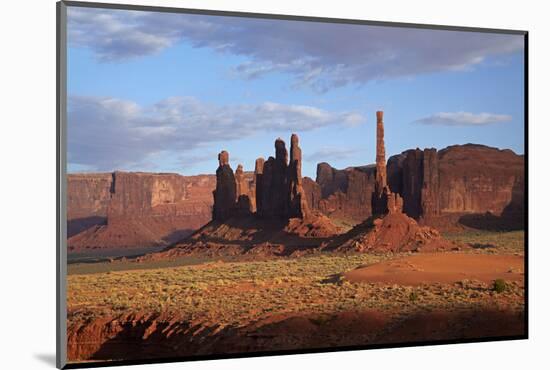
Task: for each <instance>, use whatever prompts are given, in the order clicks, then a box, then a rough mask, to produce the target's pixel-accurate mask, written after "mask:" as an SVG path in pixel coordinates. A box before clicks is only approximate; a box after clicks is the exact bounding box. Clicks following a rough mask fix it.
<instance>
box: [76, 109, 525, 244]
mask: <svg viewBox="0 0 550 370" xmlns="http://www.w3.org/2000/svg"><path fill="white" fill-rule="evenodd" d="M376 133H377V141H376V147H377V153H376V163H375V164H374V165H366V166H360V167H350V168H346V169H344V170H337V169H334V168H332V167H331V166H330V165H329V164H327V163H319V164H318V166H317V176H316V179H315V181H314V180H312V179H310V178H308V177H305V178H302V174H301V165H302V164H301V159H302V151H301V148H300V146H299V139H298V136H297V135H293V136H292V137H291V147H290V157H289V155H288V152H287V149H286V144H285V142H284V141H283V140H282V139H277V140H276V141H275V156H274V157H269V158H268V159H267V160H265V159H264V158H258V159H257V160H256V165H255V169H254V172H246V171H244V169H243V167H242V166H240V165H239V166H237V169H236V171H235V172H234V173H233V170H232V169H231V167H230V164H229V154H228V153H227V152H222V153H220V156H219V158H218V159H219V167H218V170H217V171H216V175H198V176H181V175H178V174H154V173H141V172H139V173H128V172H114V173H98V174H70V175H69V176H68V199H67V201H68V209H67V216H68V237H69V240H68V245H69V252H78V251H86V250H99V251H101V250H105V249H117V248H137V247H149V246H166V245H170V244H172V243H174V242H176V241H178V240H180V239H182V238H183V237H186V236H187V235H190V234H191V233H193V232H194V231H195V230H197V229H199V228H200V227H201V226H203V225H205V224H206V223H208V222H209V221H210V220H211V219H218V220H224V219H228V218H230V217H233V216H235V215H238V216H250V215H252V214H257V216H258V217H260V218H263V219H270V218H273V217H275V218H281V219H284V218H290V219H294V220H296V219H298V220H299V219H304V218H311V217H313V218H315V219H316V220H314V221H315V222H310V224H317V231H315V230H313V231H312V230H309V229H307V228H306V229H304V223H301V222H296V221H294V222H291V223H289V227H290V229H293V230H294V231H296V232H298V233H299V234H300V233H307V232H310V233H311V234H312V235H314V234H315V233H316V232H320V234H323V232H322V231H319V230H321V229H322V228H323V227H324V226H328V224H329V223H327V222H324V221H323V222H319V217H321V216H322V215H325V216H329V217H330V219H332V220H338V221H340V222H344V223H348V224H349V225H351V226H353V225H357V226H358V228H360V227H361V222H362V221H363V220H365V219H367V218H369V217H370V216H372V215H373V214H384V213H386V212H390V211H392V212H393V211H396V210H402V213H403V214H404V215H406V216H409V217H410V218H412V219H413V221H415V223H418V224H419V225H418V226H419V227H424V226H433V227H436V228H437V229H440V230H442V229H446V228H454V227H486V228H492V229H499V228H503V229H510V228H518V229H519V228H522V227H523V203H524V158H523V156H522V155H517V154H515V153H514V152H512V151H511V150H499V149H496V148H490V147H487V146H483V145H475V144H466V145H454V146H450V147H447V148H445V149H443V150H439V151H438V150H436V149H424V150H421V149H411V150H407V151H404V152H403V153H400V154H398V155H394V156H391V157H390V158H389V159H388V160H387V162H386V159H385V146H384V126H383V113H382V112H377V125H376ZM384 174H385V175H384ZM218 185H219V186H218ZM215 199H216V201H215ZM218 200H219V201H218ZM215 203H216V204H219V205H215ZM388 207H389V208H388ZM310 221H311V220H310ZM402 221H403V220H402ZM416 221H417V222H416ZM406 223H410V220H407V221H406ZM364 226H365V225H363V227H364ZM313 229H315V227H314V228H313ZM332 231H334V230H332ZM356 231H357V230H356ZM356 244H357V243H356Z"/></svg>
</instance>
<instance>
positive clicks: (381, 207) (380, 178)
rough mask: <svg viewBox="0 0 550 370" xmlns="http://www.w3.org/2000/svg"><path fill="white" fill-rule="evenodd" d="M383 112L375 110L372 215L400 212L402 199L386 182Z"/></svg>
mask: <svg viewBox="0 0 550 370" xmlns="http://www.w3.org/2000/svg"><path fill="white" fill-rule="evenodd" d="M383 119H384V112H382V111H378V112H376V179H375V183H374V192H373V193H372V213H373V215H374V216H379V215H385V214H387V213H401V212H402V210H403V199H402V198H401V196H400V195H399V194H398V193H392V192H391V190H390V188H389V186H388V182H387V172H386V148H385V145H384V120H383Z"/></svg>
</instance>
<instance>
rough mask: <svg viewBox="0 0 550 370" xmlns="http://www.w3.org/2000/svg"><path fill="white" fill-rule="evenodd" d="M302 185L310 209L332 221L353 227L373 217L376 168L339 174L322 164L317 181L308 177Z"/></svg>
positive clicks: (361, 168)
mask: <svg viewBox="0 0 550 370" xmlns="http://www.w3.org/2000/svg"><path fill="white" fill-rule="evenodd" d="M303 183H304V190H305V193H306V198H307V201H308V204H309V206H310V208H312V209H316V210H319V211H321V212H322V213H324V214H325V215H327V216H330V217H331V218H333V219H338V220H340V221H342V222H344V223H347V224H352V225H353V224H357V223H359V222H361V221H363V220H364V219H366V218H367V217H369V216H371V215H372V208H371V201H372V193H373V192H374V183H375V168H374V166H364V167H350V168H346V169H344V170H337V169H335V168H332V167H331V166H330V165H329V164H328V163H319V164H318V165H317V177H316V181H313V180H312V179H310V178H308V177H305V178H304V180H303Z"/></svg>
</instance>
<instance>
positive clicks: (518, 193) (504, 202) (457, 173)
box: [388, 144, 524, 220]
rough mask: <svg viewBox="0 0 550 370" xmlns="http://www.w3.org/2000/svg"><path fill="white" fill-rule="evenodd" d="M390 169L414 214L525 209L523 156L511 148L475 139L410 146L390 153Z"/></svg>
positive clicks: (393, 183)
mask: <svg viewBox="0 0 550 370" xmlns="http://www.w3.org/2000/svg"><path fill="white" fill-rule="evenodd" d="M388 172H389V173H390V181H389V184H390V187H391V188H392V190H394V191H396V192H400V193H401V194H402V196H403V200H404V211H405V212H406V213H407V214H408V215H410V216H411V217H415V218H424V219H426V220H430V219H437V218H438V217H444V216H448V215H450V214H455V215H461V214H485V213H490V214H492V215H494V216H501V215H503V214H506V212H508V213H510V214H511V213H514V214H516V215H518V216H519V215H522V213H523V200H524V195H523V194H524V185H523V184H524V163H523V156H520V155H517V154H515V153H514V152H512V151H510V150H499V149H496V148H491V147H487V146H484V145H474V144H466V145H454V146H450V147H448V148H445V149H443V150H440V151H436V150H435V149H425V150H420V149H416V150H408V151H405V152H403V153H401V154H399V155H398V156H394V157H392V158H390V160H389V161H388Z"/></svg>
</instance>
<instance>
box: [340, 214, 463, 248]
mask: <svg viewBox="0 0 550 370" xmlns="http://www.w3.org/2000/svg"><path fill="white" fill-rule="evenodd" d="M340 240H344V242H343V243H341V244H339V245H338V246H337V247H336V248H334V250H337V251H341V252H372V253H386V252H393V253H396V252H409V251H411V252H431V251H438V250H451V249H453V248H456V246H455V245H454V244H452V243H451V242H449V241H447V240H445V239H443V238H442V237H441V235H440V233H439V231H437V230H436V229H433V228H431V227H428V226H420V225H419V224H418V223H417V222H416V221H415V220H414V219H413V218H411V217H409V216H407V215H406V214H404V213H402V212H395V213H388V214H386V215H385V216H384V217H382V218H377V219H374V220H371V219H368V220H367V221H365V222H363V223H362V224H359V225H357V226H355V227H354V228H353V229H352V230H350V231H349V232H348V233H347V234H345V235H344V236H342V238H341V239H340ZM336 244H337V243H336Z"/></svg>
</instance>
